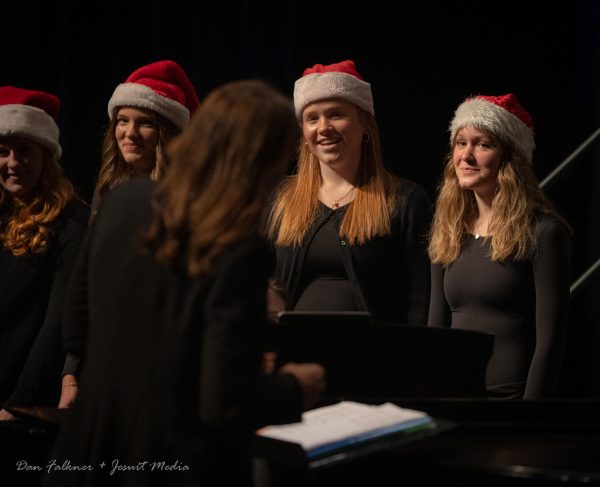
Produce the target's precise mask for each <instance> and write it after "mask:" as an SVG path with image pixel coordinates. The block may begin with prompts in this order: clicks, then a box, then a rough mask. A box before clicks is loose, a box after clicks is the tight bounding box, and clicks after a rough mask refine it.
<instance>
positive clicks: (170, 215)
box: [145, 81, 298, 276]
mask: <svg viewBox="0 0 600 487" xmlns="http://www.w3.org/2000/svg"><path fill="white" fill-rule="evenodd" d="M297 136H298V124H297V122H296V118H295V115H294V110H293V107H292V103H291V100H289V99H287V98H285V97H284V96H282V95H281V94H279V93H278V92H277V91H275V90H274V89H273V88H271V87H270V86H269V85H267V84H266V83H264V82H261V81H238V82H234V83H229V84H226V85H224V86H222V87H221V88H218V89H216V90H214V91H213V92H212V93H211V94H210V95H209V96H208V97H207V98H206V100H205V102H204V103H203V104H202V106H201V107H200V108H199V109H198V110H197V111H196V113H195V114H194V116H193V117H192V121H191V123H190V126H189V127H188V128H187V129H186V130H185V132H184V133H183V134H182V135H181V136H180V137H179V138H177V139H176V140H175V141H174V144H173V145H172V147H171V156H172V161H173V164H172V167H171V168H170V169H169V171H168V172H167V174H166V176H165V177H164V178H163V180H162V181H161V183H160V185H159V187H158V189H157V192H156V194H155V198H154V205H155V218H154V221H153V223H152V225H151V226H150V229H149V231H148V232H147V234H146V238H145V241H146V247H147V248H149V249H150V250H151V251H152V252H153V253H154V254H155V256H156V258H157V259H158V260H159V261H160V262H164V263H166V264H173V263H174V262H175V260H176V259H177V258H178V257H180V256H181V257H185V261H186V267H187V271H188V274H190V275H192V276H196V275H203V274H207V273H208V272H209V271H210V268H211V264H212V262H213V260H214V259H215V258H216V257H217V256H218V255H220V254H221V253H222V252H223V250H224V249H226V248H227V247H228V246H230V245H232V244H234V243H235V242H238V241H239V240H241V239H244V238H247V237H249V236H251V235H253V234H256V233H258V231H259V222H260V217H261V214H262V211H263V207H264V204H265V201H266V199H267V197H268V194H269V193H270V192H271V190H272V188H273V186H274V185H275V183H276V182H277V180H278V179H279V178H280V177H281V175H282V174H283V172H284V169H285V165H286V164H287V163H288V162H289V157H290V156H291V152H292V150H293V146H294V144H295V140H296V138H297Z"/></svg>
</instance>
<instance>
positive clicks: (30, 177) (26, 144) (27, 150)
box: [0, 137, 47, 197]
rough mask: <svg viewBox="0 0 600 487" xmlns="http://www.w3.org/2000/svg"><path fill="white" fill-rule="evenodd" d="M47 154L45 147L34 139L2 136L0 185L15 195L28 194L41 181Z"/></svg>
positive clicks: (0, 141) (0, 142)
mask: <svg viewBox="0 0 600 487" xmlns="http://www.w3.org/2000/svg"><path fill="white" fill-rule="evenodd" d="M46 154H47V152H46V150H45V149H44V147H42V146H41V145H40V144H38V143H37V142H34V141H33V140H30V139H26V138H23V137H1V138H0V185H2V187H3V188H4V189H5V190H6V191H8V192H9V193H11V194H13V195H15V196H19V197H24V196H28V195H29V194H30V193H32V192H33V191H34V190H35V188H36V187H37V185H38V183H39V181H40V177H41V175H42V168H43V165H44V161H45V159H46Z"/></svg>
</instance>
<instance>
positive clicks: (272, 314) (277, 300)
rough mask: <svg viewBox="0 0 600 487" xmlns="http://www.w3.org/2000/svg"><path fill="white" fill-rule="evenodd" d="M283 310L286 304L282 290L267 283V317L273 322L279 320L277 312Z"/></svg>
mask: <svg viewBox="0 0 600 487" xmlns="http://www.w3.org/2000/svg"><path fill="white" fill-rule="evenodd" d="M285 310H286V304H285V298H284V297H283V294H282V292H281V291H279V290H278V289H276V288H275V287H274V286H272V285H269V287H267V316H268V318H269V319H270V320H271V321H273V322H274V323H277V321H278V320H279V313H280V312H282V311H285Z"/></svg>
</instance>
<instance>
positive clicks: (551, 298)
mask: <svg viewBox="0 0 600 487" xmlns="http://www.w3.org/2000/svg"><path fill="white" fill-rule="evenodd" d="M450 145H451V152H450V154H449V155H448V157H447V161H446V165H445V168H444V174H443V180H442V183H441V186H440V189H439V195H438V198H437V202H436V208H435V215H434V220H433V226H432V229H431V237H430V243H429V255H430V257H431V261H432V266H431V279H432V287H431V307H430V310H429V322H428V324H429V325H430V326H448V327H452V328H460V329H467V330H477V331H485V332H491V333H493V334H494V335H495V341H494V349H493V353H492V357H491V359H490V362H489V364H488V368H487V374H486V385H487V390H488V393H489V396H490V397H492V398H507V399H513V398H523V397H524V398H525V399H537V398H545V397H551V396H552V395H553V393H554V390H555V386H556V382H557V378H558V374H559V370H560V364H561V359H562V356H563V350H564V343H565V335H566V327H567V318H568V305H569V282H570V244H569V232H570V229H569V228H568V226H567V225H566V224H565V223H564V221H563V220H562V219H561V218H560V217H559V216H558V215H557V214H556V212H555V211H554V210H553V209H552V206H551V203H550V202H549V201H548V199H547V198H546V196H545V195H544V194H543V193H542V191H541V190H540V188H539V186H538V183H537V181H536V178H535V175H534V173H533V167H532V156H533V149H534V147H535V144H534V137H533V123H532V119H531V116H530V115H529V113H527V111H526V110H525V109H524V108H523V107H522V106H521V105H520V104H519V102H518V101H517V98H516V97H515V96H514V95H512V94H508V95H502V96H475V97H472V98H469V99H467V100H465V101H464V102H463V103H462V104H461V105H460V106H459V107H458V109H457V110H456V112H455V114H454V118H453V119H452V122H451V124H450Z"/></svg>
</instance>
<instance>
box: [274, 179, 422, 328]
mask: <svg viewBox="0 0 600 487" xmlns="http://www.w3.org/2000/svg"><path fill="white" fill-rule="evenodd" d="M399 193H400V194H399V198H398V204H397V206H396V208H395V210H394V212H393V215H392V233H391V234H390V235H385V236H380V237H375V238H374V239H372V240H369V241H368V242H366V243H365V244H364V245H349V244H348V243H347V242H346V240H345V239H344V238H340V239H339V245H340V249H341V254H342V260H343V263H344V267H345V269H346V273H347V275H348V279H349V281H350V283H351V284H352V285H353V290H354V293H355V298H356V301H357V303H359V304H361V305H362V306H361V307H363V308H364V309H366V310H367V311H369V312H370V313H371V314H372V315H373V316H374V318H375V319H376V320H377V321H380V322H385V323H395V324H412V325H425V324H426V323H427V312H428V306H429V282H430V275H429V259H428V257H427V252H426V233H427V228H428V225H429V222H430V215H431V204H430V201H429V198H428V197H427V194H426V193H425V190H424V189H423V188H422V187H421V186H419V185H418V184H416V183H414V182H412V181H408V180H405V179H401V180H400V189H399ZM347 206H349V205H346V207H347ZM344 214H345V210H344V209H343V208H342V211H337V212H335V213H334V216H333V217H334V218H336V226H337V228H338V230H339V228H340V225H341V221H342V219H343V216H344ZM330 217H332V212H331V211H330V210H329V208H328V207H326V206H325V205H322V204H321V206H320V211H319V213H318V217H317V218H316V219H315V221H314V222H313V224H312V225H311V227H310V229H309V231H308V232H307V234H306V236H305V237H304V240H303V242H302V245H300V246H290V247H282V246H279V245H275V246H274V248H275V253H276V264H275V281H276V284H277V285H278V286H280V287H282V288H283V289H284V290H285V292H286V294H287V297H288V299H289V300H290V308H291V309H294V306H295V304H296V302H297V301H298V298H299V297H300V293H301V291H302V290H301V289H299V288H298V283H299V281H300V278H301V276H302V267H303V265H304V260H305V257H306V252H307V249H308V246H309V244H310V242H311V240H312V238H313V237H314V235H315V233H316V232H317V230H318V229H319V227H321V225H323V223H325V221H326V220H327V219H328V218H330Z"/></svg>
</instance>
